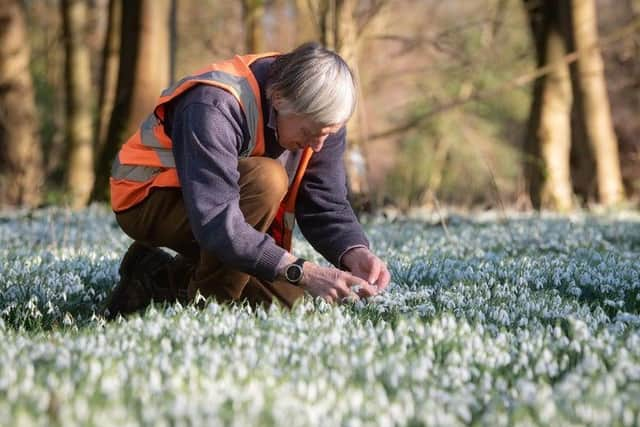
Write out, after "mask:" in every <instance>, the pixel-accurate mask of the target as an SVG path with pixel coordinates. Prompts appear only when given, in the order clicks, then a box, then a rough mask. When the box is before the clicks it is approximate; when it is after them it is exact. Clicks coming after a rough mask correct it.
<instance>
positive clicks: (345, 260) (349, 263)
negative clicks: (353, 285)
mask: <svg viewBox="0 0 640 427" xmlns="http://www.w3.org/2000/svg"><path fill="white" fill-rule="evenodd" d="M342 265H344V266H345V267H346V268H348V269H349V271H350V272H351V273H352V274H353V275H355V276H357V277H360V278H361V279H364V280H366V281H367V282H368V283H370V284H371V285H373V286H375V287H377V289H378V292H379V291H382V290H384V289H385V288H386V287H387V286H389V281H390V280H391V275H390V274H389V270H388V269H387V265H386V264H385V263H384V262H383V261H382V260H381V259H380V258H378V257H377V256H375V255H374V254H373V253H372V252H371V251H370V250H369V249H367V248H362V247H357V248H353V249H351V250H350V251H348V252H347V253H345V254H344V255H343V256H342Z"/></svg>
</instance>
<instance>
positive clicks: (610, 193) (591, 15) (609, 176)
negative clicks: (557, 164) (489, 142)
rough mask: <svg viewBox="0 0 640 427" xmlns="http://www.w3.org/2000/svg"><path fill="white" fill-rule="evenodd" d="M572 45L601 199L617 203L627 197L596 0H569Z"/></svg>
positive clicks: (578, 95) (580, 104)
mask: <svg viewBox="0 0 640 427" xmlns="http://www.w3.org/2000/svg"><path fill="white" fill-rule="evenodd" d="M570 17H571V22H570V23H569V24H570V26H571V34H570V35H569V37H570V45H571V46H572V47H573V48H574V49H575V51H576V52H578V54H579V56H578V60H577V61H576V62H575V63H574V66H573V70H574V73H573V79H574V90H575V92H576V93H575V95H576V96H575V99H576V101H577V103H576V107H577V110H578V113H579V114H580V116H581V120H580V123H581V124H582V125H583V126H584V137H585V138H586V144H585V145H586V146H587V147H590V148H591V151H592V154H593V159H594V160H595V166H596V182H597V189H598V198H599V201H600V202H601V203H602V204H604V205H607V206H609V205H614V204H616V203H619V202H621V201H622V200H623V199H624V188H623V185H622V173H621V171H620V158H619V155H618V140H617V138H616V134H615V132H614V129H613V123H612V119H611V108H610V105H609V96H608V94H607V88H606V83H605V78H604V63H603V60H602V55H601V53H600V49H599V47H598V27H597V16H596V4H595V1H594V0H570Z"/></svg>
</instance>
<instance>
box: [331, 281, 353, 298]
mask: <svg viewBox="0 0 640 427" xmlns="http://www.w3.org/2000/svg"><path fill="white" fill-rule="evenodd" d="M334 289H335V290H336V291H337V292H338V298H340V299H342V298H348V297H349V296H350V295H351V289H349V286H347V284H346V283H341V282H336V284H335V288H334Z"/></svg>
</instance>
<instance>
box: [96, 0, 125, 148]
mask: <svg viewBox="0 0 640 427" xmlns="http://www.w3.org/2000/svg"><path fill="white" fill-rule="evenodd" d="M107 14H108V21H107V30H106V34H105V38H104V47H103V49H102V62H101V64H100V76H99V79H100V81H99V87H98V91H99V92H98V117H97V121H96V127H95V135H96V138H95V139H96V146H95V152H96V153H100V152H102V150H103V149H104V145H105V143H106V139H107V130H108V126H109V117H110V116H111V111H112V110H113V103H114V100H115V95H116V83H117V82H118V80H117V77H118V62H119V60H120V58H119V55H118V54H119V49H120V20H121V18H122V16H121V15H122V0H109V8H108V12H107Z"/></svg>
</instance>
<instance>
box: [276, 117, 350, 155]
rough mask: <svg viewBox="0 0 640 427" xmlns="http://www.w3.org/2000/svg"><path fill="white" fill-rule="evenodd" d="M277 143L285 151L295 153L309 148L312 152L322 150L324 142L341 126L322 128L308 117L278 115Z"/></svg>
mask: <svg viewBox="0 0 640 427" xmlns="http://www.w3.org/2000/svg"><path fill="white" fill-rule="evenodd" d="M277 126H278V143H279V144H280V145H281V146H282V147H283V148H286V149H287V150H291V151H296V150H299V149H302V148H306V147H311V149H312V150H313V151H314V152H316V153H317V152H318V151H320V150H322V147H323V145H324V141H325V140H326V139H327V138H328V137H329V136H330V135H332V134H334V133H336V132H338V131H339V130H340V128H341V127H342V124H336V125H331V126H322V125H318V124H317V123H314V121H313V120H311V119H310V118H308V117H305V116H300V115H297V114H288V115H283V114H278V120H277Z"/></svg>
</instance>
